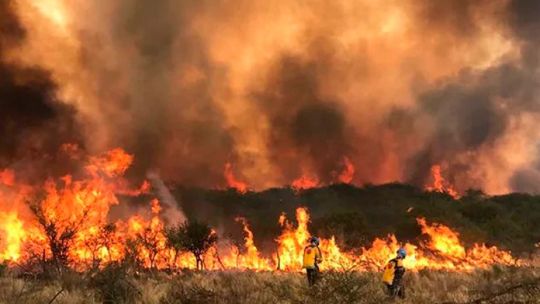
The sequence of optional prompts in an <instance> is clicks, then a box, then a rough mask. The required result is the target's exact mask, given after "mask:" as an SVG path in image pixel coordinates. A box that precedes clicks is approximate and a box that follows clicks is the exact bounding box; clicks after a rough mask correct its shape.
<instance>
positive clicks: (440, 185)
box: [426, 165, 459, 199]
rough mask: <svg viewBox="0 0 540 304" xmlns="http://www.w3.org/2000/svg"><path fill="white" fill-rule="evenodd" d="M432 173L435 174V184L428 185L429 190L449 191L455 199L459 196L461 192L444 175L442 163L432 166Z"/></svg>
mask: <svg viewBox="0 0 540 304" xmlns="http://www.w3.org/2000/svg"><path fill="white" fill-rule="evenodd" d="M431 175H432V176H433V185H427V186H426V190H427V191H434V192H440V193H447V194H448V195H450V196H451V197H453V198H455V199H458V198H459V193H458V192H457V191H456V190H455V189H454V187H453V186H452V185H451V184H449V183H448V182H447V181H446V180H445V179H444V177H443V176H442V174H441V166H440V165H433V166H432V167H431Z"/></svg>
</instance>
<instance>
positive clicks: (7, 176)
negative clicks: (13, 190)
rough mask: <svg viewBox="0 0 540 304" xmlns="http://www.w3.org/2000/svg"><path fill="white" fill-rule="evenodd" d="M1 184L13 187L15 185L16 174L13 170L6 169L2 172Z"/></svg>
mask: <svg viewBox="0 0 540 304" xmlns="http://www.w3.org/2000/svg"><path fill="white" fill-rule="evenodd" d="M0 184H4V185H6V186H13V185H14V184H15V173H14V172H13V170H9V169H4V170H2V171H0Z"/></svg>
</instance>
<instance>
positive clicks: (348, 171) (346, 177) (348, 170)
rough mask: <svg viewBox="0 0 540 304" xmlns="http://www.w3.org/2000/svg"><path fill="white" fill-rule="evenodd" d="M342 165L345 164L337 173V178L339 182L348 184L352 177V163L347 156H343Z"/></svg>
mask: <svg viewBox="0 0 540 304" xmlns="http://www.w3.org/2000/svg"><path fill="white" fill-rule="evenodd" d="M343 165H344V166H345V168H344V169H343V171H342V172H341V173H340V174H339V176H338V180H339V182H341V183H344V184H350V183H351V182H352V180H353V178H354V171H355V169H354V165H353V163H352V162H351V161H350V159H349V158H348V157H344V158H343Z"/></svg>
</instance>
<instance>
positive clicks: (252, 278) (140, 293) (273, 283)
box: [0, 268, 540, 304]
mask: <svg viewBox="0 0 540 304" xmlns="http://www.w3.org/2000/svg"><path fill="white" fill-rule="evenodd" d="M108 271H109V272H103V273H99V274H95V273H94V274H76V273H68V274H64V275H63V276H62V277H61V278H58V279H55V280H46V281H42V280H41V281H40V280H24V279H21V278H14V277H13V275H9V274H7V275H5V276H4V277H2V278H0V303H7V304H17V303H57V304H60V303H66V304H67V303H104V302H105V303H145V304H152V303H156V304H158V303H159V304H172V303H175V304H176V303H178V304H180V303H181V304H188V303H225V304H227V303H231V304H232V303H272V304H276V303H290V304H296V303H298V304H300V303H328V304H332V303H387V302H390V301H389V300H388V299H387V298H386V296H385V294H384V289H383V288H382V286H381V283H380V280H379V274H374V273H355V272H348V273H332V272H326V273H324V274H323V276H322V278H321V280H320V282H319V283H318V284H317V285H316V286H315V287H313V288H308V287H307V286H306V285H307V284H306V281H305V278H304V276H303V275H301V274H291V273H255V272H229V271H227V272H193V271H186V272H184V273H182V274H179V275H167V274H165V273H157V274H127V273H120V274H118V273H116V272H122V271H123V270H122V268H114V269H109V270H108ZM405 284H406V287H407V299H406V300H403V301H400V300H397V301H396V302H402V303H411V304H412V303H414V304H422V303H430V304H432V303H540V269H538V268H494V269H492V270H489V271H476V272H473V273H468V274H462V273H449V272H441V271H422V272H420V273H407V275H406V277H405ZM60 291H61V292H60ZM59 292H60V293H59ZM58 293H59V294H58ZM498 293H502V294H501V295H499V296H495V295H497V294H498ZM57 294H58V295H57ZM55 295H57V297H56V298H55ZM53 298H54V300H53V301H52V302H51V300H52V299H53ZM483 298H485V300H486V301H479V302H474V301H475V300H477V299H483Z"/></svg>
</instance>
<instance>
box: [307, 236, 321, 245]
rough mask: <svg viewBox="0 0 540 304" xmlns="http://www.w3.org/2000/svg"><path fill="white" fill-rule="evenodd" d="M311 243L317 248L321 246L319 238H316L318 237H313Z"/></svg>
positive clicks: (310, 239)
mask: <svg viewBox="0 0 540 304" xmlns="http://www.w3.org/2000/svg"><path fill="white" fill-rule="evenodd" d="M309 242H310V243H312V244H315V245H317V246H319V238H318V237H316V236H312V237H310V238H309Z"/></svg>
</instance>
